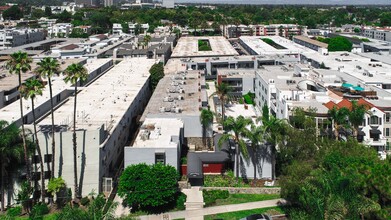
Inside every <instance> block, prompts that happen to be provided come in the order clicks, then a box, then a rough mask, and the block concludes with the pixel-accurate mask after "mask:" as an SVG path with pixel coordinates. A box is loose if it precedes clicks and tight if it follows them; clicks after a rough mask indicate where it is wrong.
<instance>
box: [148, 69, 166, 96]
mask: <svg viewBox="0 0 391 220" xmlns="http://www.w3.org/2000/svg"><path fill="white" fill-rule="evenodd" d="M149 73H150V74H151V79H150V81H149V83H150V86H151V89H152V91H154V90H155V88H156V86H157V84H158V83H159V81H160V80H161V79H162V78H163V77H164V66H163V63H157V64H153V66H152V67H151V69H149Z"/></svg>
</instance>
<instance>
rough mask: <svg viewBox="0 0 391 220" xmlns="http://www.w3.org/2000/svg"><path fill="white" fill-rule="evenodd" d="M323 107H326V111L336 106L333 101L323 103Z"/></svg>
mask: <svg viewBox="0 0 391 220" xmlns="http://www.w3.org/2000/svg"><path fill="white" fill-rule="evenodd" d="M323 105H324V106H326V108H328V109H333V107H334V106H336V105H337V104H335V103H334V102H333V101H329V102H327V103H323Z"/></svg>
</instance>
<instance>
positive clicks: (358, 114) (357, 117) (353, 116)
mask: <svg viewBox="0 0 391 220" xmlns="http://www.w3.org/2000/svg"><path fill="white" fill-rule="evenodd" d="M366 112H367V109H366V107H365V105H359V104H357V101H352V109H351V110H350V111H349V115H348V118H349V121H350V124H351V125H352V127H353V137H354V138H355V139H357V135H358V127H359V126H360V125H361V124H362V121H363V119H364V116H365V113H366Z"/></svg>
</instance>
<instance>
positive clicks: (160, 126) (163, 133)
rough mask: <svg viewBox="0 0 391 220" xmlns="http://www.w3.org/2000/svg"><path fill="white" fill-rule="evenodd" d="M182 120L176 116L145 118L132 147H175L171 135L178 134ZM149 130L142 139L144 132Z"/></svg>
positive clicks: (181, 126)
mask: <svg viewBox="0 0 391 220" xmlns="http://www.w3.org/2000/svg"><path fill="white" fill-rule="evenodd" d="M181 128H183V122H182V121H181V120H180V119H177V118H146V119H145V121H144V123H143V125H142V126H141V129H140V132H139V133H138V135H137V137H136V140H135V142H134V144H133V146H132V147H135V148H143V147H147V148H162V147H164V148H177V143H175V142H173V140H172V137H173V136H177V137H179V135H180V129H181ZM146 131H149V135H147V136H148V138H146V139H144V138H143V135H144V134H145V133H144V132H146Z"/></svg>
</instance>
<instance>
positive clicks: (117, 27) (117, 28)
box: [112, 23, 123, 35]
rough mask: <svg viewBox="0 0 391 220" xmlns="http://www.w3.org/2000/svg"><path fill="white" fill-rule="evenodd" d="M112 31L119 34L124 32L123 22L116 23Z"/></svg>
mask: <svg viewBox="0 0 391 220" xmlns="http://www.w3.org/2000/svg"><path fill="white" fill-rule="evenodd" d="M112 32H113V34H118V35H121V34H123V31H122V24H118V23H114V24H113V29H112Z"/></svg>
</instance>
